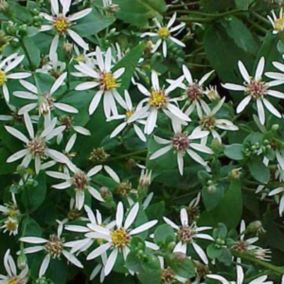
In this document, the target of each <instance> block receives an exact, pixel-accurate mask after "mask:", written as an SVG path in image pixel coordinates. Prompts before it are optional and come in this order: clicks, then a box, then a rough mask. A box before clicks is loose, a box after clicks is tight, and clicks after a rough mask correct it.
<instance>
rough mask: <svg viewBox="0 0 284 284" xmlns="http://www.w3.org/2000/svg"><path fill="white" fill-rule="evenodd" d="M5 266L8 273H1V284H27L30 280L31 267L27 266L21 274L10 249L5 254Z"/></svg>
mask: <svg viewBox="0 0 284 284" xmlns="http://www.w3.org/2000/svg"><path fill="white" fill-rule="evenodd" d="M4 267H5V270H6V272H7V274H8V275H3V274H0V284H14V283H17V284H26V283H27V282H28V273H29V269H28V267H27V266H25V267H24V268H23V269H22V270H21V272H20V274H18V273H17V266H16V263H15V261H14V259H13V257H12V256H11V254H10V250H9V249H8V250H7V251H6V253H5V256H4Z"/></svg>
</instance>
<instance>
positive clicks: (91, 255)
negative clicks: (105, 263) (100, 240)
mask: <svg viewBox="0 0 284 284" xmlns="http://www.w3.org/2000/svg"><path fill="white" fill-rule="evenodd" d="M110 247H111V244H110V243H106V244H103V245H100V246H99V247H97V248H96V249H95V250H93V251H92V252H91V253H89V254H88V256H87V260H91V259H94V258H96V257H98V256H100V255H102V254H103V253H105V252H106V251H107V250H108V249H109V248H110Z"/></svg>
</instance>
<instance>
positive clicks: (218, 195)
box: [202, 184, 224, 211]
mask: <svg viewBox="0 0 284 284" xmlns="http://www.w3.org/2000/svg"><path fill="white" fill-rule="evenodd" d="M212 187H213V189H211V188H209V186H207V187H203V189H202V200H203V202H204V205H205V207H206V209H207V210H208V211H210V210H212V209H213V208H215V207H216V206H217V205H218V204H219V202H220V201H221V200H222V198H223V196H224V187H223V186H222V185H219V184H218V185H212Z"/></svg>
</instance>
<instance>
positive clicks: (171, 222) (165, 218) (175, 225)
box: [163, 217, 179, 230]
mask: <svg viewBox="0 0 284 284" xmlns="http://www.w3.org/2000/svg"><path fill="white" fill-rule="evenodd" d="M163 219H164V221H165V222H166V223H167V224H168V225H170V226H171V227H172V228H173V229H175V230H179V226H178V225H177V224H175V223H174V222H173V221H171V220H170V219H168V218H167V217H163Z"/></svg>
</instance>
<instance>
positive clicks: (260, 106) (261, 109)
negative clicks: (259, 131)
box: [256, 99, 265, 125]
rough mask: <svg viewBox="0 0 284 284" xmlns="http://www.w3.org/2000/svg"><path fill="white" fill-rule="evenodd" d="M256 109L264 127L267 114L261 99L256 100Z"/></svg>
mask: <svg viewBox="0 0 284 284" xmlns="http://www.w3.org/2000/svg"><path fill="white" fill-rule="evenodd" d="M256 107H257V114H258V118H259V122H260V123H261V124H262V125H264V123H265V112H264V107H263V104H262V101H261V99H257V100H256Z"/></svg>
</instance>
